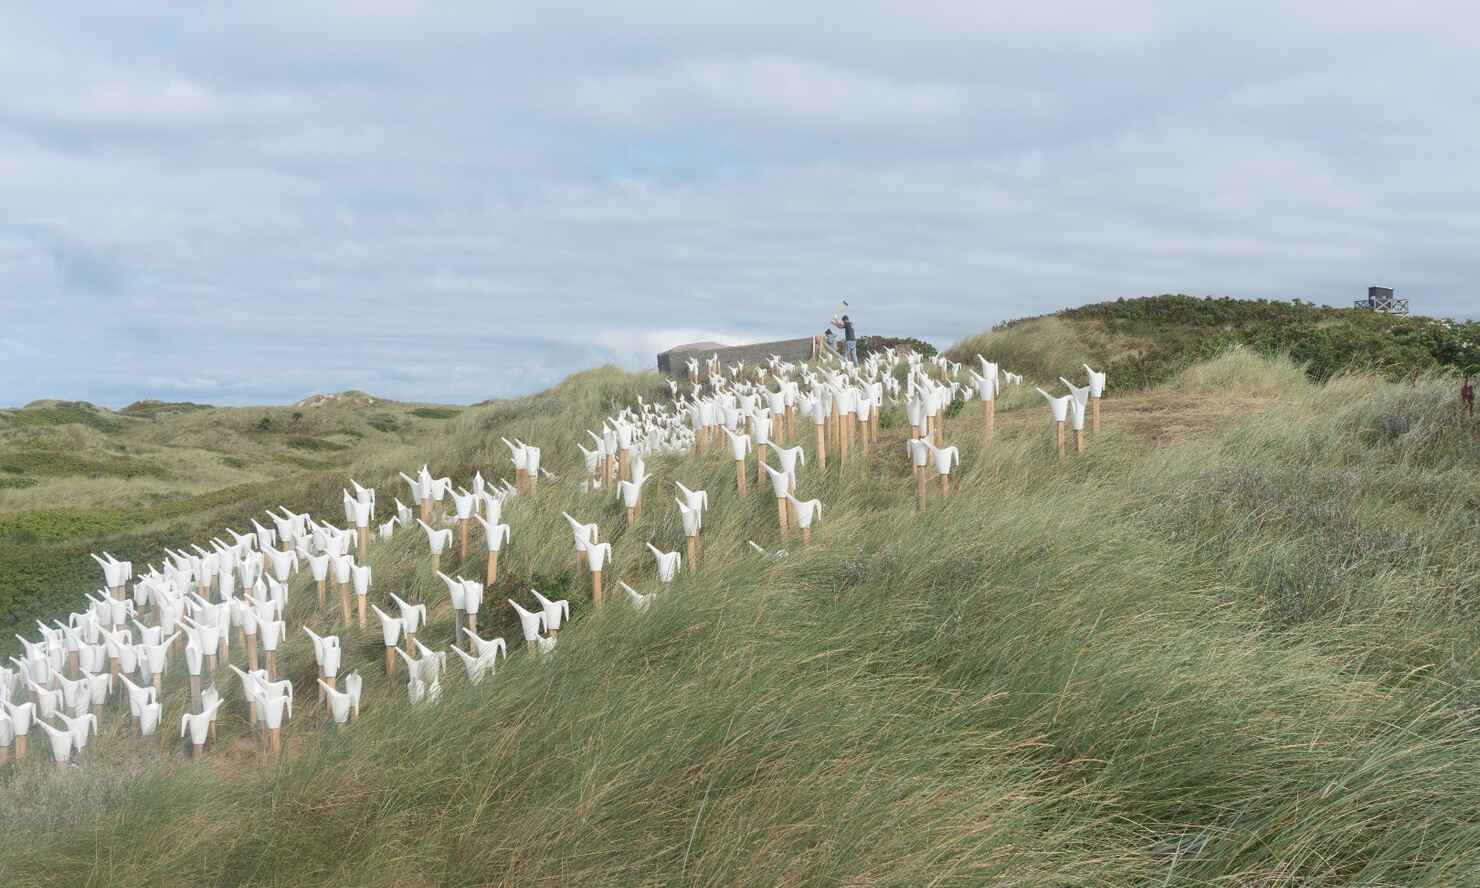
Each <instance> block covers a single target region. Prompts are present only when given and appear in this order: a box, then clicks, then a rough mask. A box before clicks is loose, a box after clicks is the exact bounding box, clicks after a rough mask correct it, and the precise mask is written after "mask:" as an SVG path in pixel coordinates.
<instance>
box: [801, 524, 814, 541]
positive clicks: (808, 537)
mask: <svg viewBox="0 0 1480 888" xmlns="http://www.w3.org/2000/svg"><path fill="white" fill-rule="evenodd" d="M802 545H804V546H810V545H812V528H810V527H804V528H802Z"/></svg>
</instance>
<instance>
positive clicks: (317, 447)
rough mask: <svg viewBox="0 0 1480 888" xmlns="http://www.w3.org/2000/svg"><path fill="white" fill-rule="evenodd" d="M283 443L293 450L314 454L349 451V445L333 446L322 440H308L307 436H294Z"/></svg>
mask: <svg viewBox="0 0 1480 888" xmlns="http://www.w3.org/2000/svg"><path fill="white" fill-rule="evenodd" d="M283 443H285V444H287V445H288V446H289V447H291V448H293V449H294V450H308V451H314V452H317V451H328V452H336V451H341V450H348V449H349V445H347V444H335V443H334V442H333V441H325V440H324V439H322V438H310V437H308V436H307V435H294V436H293V437H291V438H289V439H288V440H287V441H285V442H283Z"/></svg>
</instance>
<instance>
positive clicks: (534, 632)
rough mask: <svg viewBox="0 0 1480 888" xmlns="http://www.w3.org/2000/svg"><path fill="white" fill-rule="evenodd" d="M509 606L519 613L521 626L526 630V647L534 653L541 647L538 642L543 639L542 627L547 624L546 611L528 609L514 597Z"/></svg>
mask: <svg viewBox="0 0 1480 888" xmlns="http://www.w3.org/2000/svg"><path fill="white" fill-rule="evenodd" d="M509 606H510V607H512V608H513V609H514V611H515V613H517V614H519V627H520V629H521V630H523V632H524V644H525V647H526V648H527V649H528V650H529V652H530V653H531V654H532V653H534V652H535V651H536V650H538V649H539V647H538V645H537V642H540V641H542V639H541V638H540V629H541V627H543V626H544V625H545V615H544V613H543V612H540V613H533V612H531V611H527V610H525V609H524V608H522V607H520V606H519V602H517V601H515V600H514V599H512V598H510V599H509Z"/></svg>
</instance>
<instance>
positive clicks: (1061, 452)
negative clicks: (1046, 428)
mask: <svg viewBox="0 0 1480 888" xmlns="http://www.w3.org/2000/svg"><path fill="white" fill-rule="evenodd" d="M1054 425H1055V426H1057V427H1058V431H1057V434H1058V439H1059V459H1063V458H1064V421H1063V420H1062V419H1061V420H1059V421H1058V422H1055V423H1054Z"/></svg>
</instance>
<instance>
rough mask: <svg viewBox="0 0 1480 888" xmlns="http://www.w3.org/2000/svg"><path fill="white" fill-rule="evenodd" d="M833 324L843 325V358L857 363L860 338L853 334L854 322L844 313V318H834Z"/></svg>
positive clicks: (835, 325)
mask: <svg viewBox="0 0 1480 888" xmlns="http://www.w3.org/2000/svg"><path fill="white" fill-rule="evenodd" d="M832 324H833V326H834V327H841V328H842V330H843V359H844V360H846V361H851V362H853V363H854V364H857V363H858V338H857V337H856V336H854V335H853V322H852V321H851V320H849V319H848V316H847V315H843V317H842V320H839V319H838V318H833V322H832Z"/></svg>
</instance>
